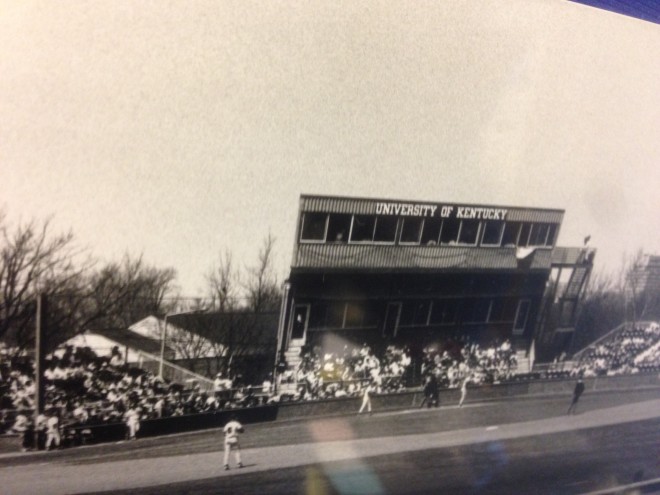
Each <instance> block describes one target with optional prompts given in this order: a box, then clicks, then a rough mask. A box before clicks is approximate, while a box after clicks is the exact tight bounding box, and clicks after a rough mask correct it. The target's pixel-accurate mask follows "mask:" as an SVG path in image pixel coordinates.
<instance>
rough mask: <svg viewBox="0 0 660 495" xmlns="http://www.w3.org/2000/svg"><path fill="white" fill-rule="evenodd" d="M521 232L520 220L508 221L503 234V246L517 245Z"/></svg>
mask: <svg viewBox="0 0 660 495" xmlns="http://www.w3.org/2000/svg"><path fill="white" fill-rule="evenodd" d="M519 232H520V222H506V223H505V224H504V234H503V235H502V246H504V247H516V245H517V244H518V233H519Z"/></svg>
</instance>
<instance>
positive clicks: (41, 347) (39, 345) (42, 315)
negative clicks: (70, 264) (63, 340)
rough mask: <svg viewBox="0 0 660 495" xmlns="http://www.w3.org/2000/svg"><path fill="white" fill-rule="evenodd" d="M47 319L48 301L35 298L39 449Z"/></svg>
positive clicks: (35, 380) (35, 443)
mask: <svg viewBox="0 0 660 495" xmlns="http://www.w3.org/2000/svg"><path fill="white" fill-rule="evenodd" d="M47 317H48V300H47V299H46V296H45V295H43V294H39V295H38V296H37V314H36V328H35V342H34V375H35V376H34V384H35V387H34V389H35V397H34V422H33V424H34V426H35V428H34V446H35V448H37V449H38V448H39V431H38V429H37V426H38V424H37V418H38V417H39V415H40V414H42V413H43V412H44V398H45V394H44V390H45V387H44V380H43V368H44V362H45V359H44V358H45V339H44V329H45V328H46V322H47Z"/></svg>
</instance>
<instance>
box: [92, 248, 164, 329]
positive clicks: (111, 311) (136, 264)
mask: <svg viewBox="0 0 660 495" xmlns="http://www.w3.org/2000/svg"><path fill="white" fill-rule="evenodd" d="M175 280H176V271H175V270H174V269H173V268H157V267H155V266H151V265H147V264H146V263H145V262H144V260H143V258H142V256H140V257H138V258H136V259H132V258H131V257H130V256H129V255H128V254H126V255H124V258H123V259H122V261H121V262H119V263H114V262H113V263H109V264H107V265H105V266H104V267H102V268H101V269H100V270H99V271H98V272H97V273H96V274H95V276H94V277H93V279H92V282H91V284H90V293H91V294H90V295H91V297H92V298H94V300H95V301H96V303H97V304H98V305H99V306H101V307H105V314H104V320H103V322H102V324H103V325H105V326H108V327H120V328H127V327H128V326H130V325H132V324H133V323H135V322H136V321H139V320H141V319H142V318H145V317H147V316H149V315H165V314H167V313H168V312H169V311H171V310H172V308H173V305H174V304H176V298H175V297H174V290H175V287H174V282H175Z"/></svg>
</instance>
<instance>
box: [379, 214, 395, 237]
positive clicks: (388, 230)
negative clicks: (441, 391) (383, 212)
mask: <svg viewBox="0 0 660 495" xmlns="http://www.w3.org/2000/svg"><path fill="white" fill-rule="evenodd" d="M397 224H398V219H397V217H390V216H383V217H378V218H377V219H376V231H375V233H374V241H375V242H394V239H396V228H397Z"/></svg>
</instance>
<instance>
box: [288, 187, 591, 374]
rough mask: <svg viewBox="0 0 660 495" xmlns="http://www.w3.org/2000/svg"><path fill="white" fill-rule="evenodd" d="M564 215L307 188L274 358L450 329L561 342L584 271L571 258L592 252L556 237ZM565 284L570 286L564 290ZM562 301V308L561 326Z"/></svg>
mask: <svg viewBox="0 0 660 495" xmlns="http://www.w3.org/2000/svg"><path fill="white" fill-rule="evenodd" d="M563 217H564V211H563V210H557V209H540V208H521V207H509V206H492V205H467V204H455V203H442V202H420V201H402V200H392V199H372V198H348V197H330V196H310V195H302V196H301V197H300V207H299V211H298V223H297V229H296V238H295V243H294V249H293V259H292V262H291V271H290V276H289V279H288V281H287V282H286V284H285V290H284V298H283V302H282V312H281V316H280V323H279V331H278V349H279V353H280V359H282V358H285V359H286V361H287V363H288V365H289V366H290V367H292V366H295V365H296V363H297V356H298V355H299V354H300V350H301V349H302V348H304V347H305V346H319V347H321V348H322V349H326V350H328V351H330V350H336V348H337V347H340V346H346V345H349V346H350V345H362V344H364V343H366V344H368V345H369V346H371V347H372V348H376V349H377V348H379V347H384V346H386V345H390V344H395V345H405V346H407V347H408V348H410V350H411V352H412V353H413V355H416V354H419V353H420V352H421V351H422V350H423V349H424V348H425V347H426V346H429V345H433V344H434V343H436V342H440V341H442V340H446V339H448V338H450V337H452V338H461V339H470V340H471V341H474V342H479V343H483V344H487V343H489V342H495V341H503V340H505V339H508V340H510V341H511V342H512V343H514V345H515V346H516V348H517V349H518V350H521V351H522V352H524V353H525V355H528V354H529V352H530V350H532V349H533V343H534V341H535V338H537V337H541V338H544V341H547V342H546V343H549V345H552V344H553V343H555V344H556V343H557V341H556V339H555V332H556V331H557V330H560V331H561V333H563V334H566V333H568V330H567V329H569V328H571V327H572V325H573V323H574V317H575V307H576V306H575V305H573V306H571V304H569V302H570V303H575V304H577V301H578V299H579V294H580V293H581V290H582V288H583V287H584V284H585V283H586V280H587V278H588V274H589V272H590V268H589V269H586V270H582V271H580V270H576V268H577V267H578V266H582V265H585V266H588V267H590V266H591V264H592V262H593V250H590V252H589V254H588V256H587V253H586V249H585V248H558V247H557V246H556V240H557V237H558V235H559V231H560V228H561V223H562V220H563ZM569 268H570V269H571V275H570V276H569V277H568V279H567V278H566V276H565V275H564V276H563V280H565V281H566V283H564V284H559V283H555V284H553V283H552V277H551V274H552V273H553V271H554V272H555V273H556V271H557V270H559V271H561V270H562V269H564V270H568V269H569ZM578 272H579V273H578ZM559 278H562V277H559ZM573 279H574V280H573ZM577 279H579V281H578V280H577ZM571 281H572V282H571ZM569 282H571V283H572V285H571V283H569ZM569 285H571V287H572V288H573V289H576V288H577V293H576V294H574V295H570V297H568V298H566V297H565V296H566V289H567V288H568V286H569ZM573 292H575V290H574V291H573ZM571 294H573V293H571ZM569 300H570V301H569ZM548 301H551V302H552V304H550V305H548ZM563 302H566V305H567V307H566V309H564V313H566V314H567V315H569V316H568V317H566V315H565V317H564V319H563V320H562V321H561V324H560V323H559V319H557V318H556V317H555V316H554V315H555V313H556V311H557V309H556V303H563ZM539 325H543V328H541V327H540V326H539ZM549 326H554V328H549ZM548 336H549V337H548Z"/></svg>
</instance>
